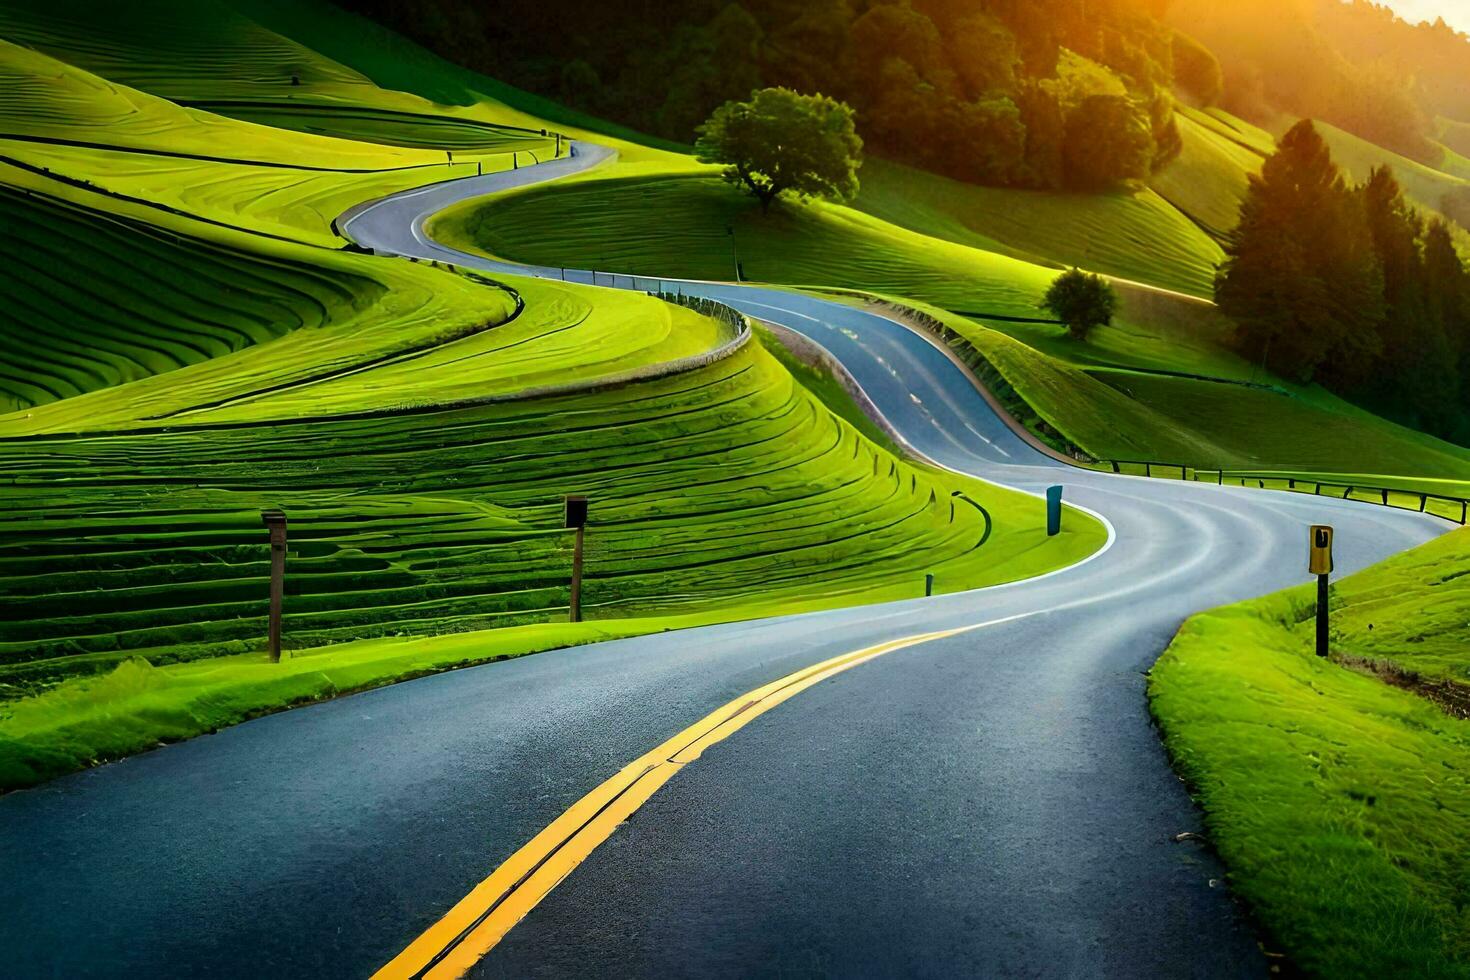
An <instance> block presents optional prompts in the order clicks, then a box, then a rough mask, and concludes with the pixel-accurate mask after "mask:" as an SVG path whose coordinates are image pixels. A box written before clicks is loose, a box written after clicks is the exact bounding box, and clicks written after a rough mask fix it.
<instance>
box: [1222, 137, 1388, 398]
mask: <svg viewBox="0 0 1470 980" xmlns="http://www.w3.org/2000/svg"><path fill="white" fill-rule="evenodd" d="M1225 252H1226V260H1225V263H1224V264H1223V265H1222V266H1221V268H1220V272H1219V274H1218V275H1217V277H1216V282H1215V297H1216V301H1217V302H1218V303H1219V305H1220V309H1221V310H1223V311H1224V312H1225V313H1226V314H1227V315H1229V316H1231V317H1232V318H1234V319H1235V321H1236V323H1237V325H1238V339H1239V343H1240V346H1241V349H1242V350H1243V352H1244V353H1246V355H1247V356H1249V357H1251V358H1253V359H1258V360H1260V361H1261V362H1262V363H1264V364H1265V366H1266V367H1267V368H1268V369H1269V370H1272V371H1274V372H1276V373H1278V374H1281V375H1284V376H1286V377H1288V378H1291V379H1293V380H1296V381H1301V382H1310V381H1312V380H1314V379H1319V378H1320V379H1321V380H1324V381H1330V382H1331V383H1333V384H1335V385H1351V384H1354V383H1357V382H1358V381H1359V380H1360V379H1361V378H1362V377H1364V376H1365V375H1366V374H1368V373H1369V372H1370V371H1371V368H1372V362H1373V359H1374V358H1375V357H1376V356H1377V354H1378V352H1379V351H1380V350H1381V346H1382V345H1381V341H1380V339H1379V337H1378V333H1377V329H1376V328H1377V325H1378V324H1379V322H1380V320H1381V319H1382V311H1383V276H1382V272H1381V270H1380V268H1379V265H1378V260H1377V256H1376V255H1375V254H1374V251H1373V248H1372V242H1371V236H1370V235H1369V233H1368V230H1367V227H1366V218H1365V214H1364V209H1363V206H1362V203H1361V201H1360V200H1358V199H1357V197H1356V196H1355V195H1354V194H1353V193H1352V192H1351V191H1350V190H1349V188H1348V186H1347V183H1346V181H1344V179H1343V176H1342V173H1341V171H1340V170H1338V168H1337V166H1336V164H1334V163H1333V162H1332V156H1331V153H1330V152H1329V150H1328V148H1327V144H1326V143H1325V142H1324V141H1323V140H1322V137H1321V136H1320V135H1319V134H1318V133H1317V130H1316V127H1315V126H1313V125H1312V123H1311V122H1310V121H1309V120H1304V121H1302V122H1300V123H1298V124H1297V125H1296V126H1293V127H1292V128H1291V130H1290V131H1288V132H1287V134H1286V135H1285V136H1283V137H1282V138H1281V142H1280V144H1279V146H1278V148H1277V151H1276V153H1275V154H1274V155H1272V156H1271V157H1270V158H1269V159H1267V160H1266V162H1265V164H1264V165H1263V166H1262V168H1261V173H1260V174H1259V175H1258V176H1252V177H1251V181H1250V187H1249V190H1248V191H1247V194H1246V199H1245V201H1244V203H1243V204H1242V205H1241V209H1240V223H1239V225H1238V226H1237V227H1236V229H1235V230H1234V231H1233V232H1232V233H1231V235H1230V238H1229V240H1228V241H1227V243H1226V248H1225Z"/></svg>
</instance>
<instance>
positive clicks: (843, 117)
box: [694, 88, 863, 211]
mask: <svg viewBox="0 0 1470 980" xmlns="http://www.w3.org/2000/svg"><path fill="white" fill-rule="evenodd" d="M862 150H863V141H862V140H861V139H859V138H858V135H857V130H856V129H855V128H854V126H853V120H852V109H851V108H850V107H849V106H847V105H846V104H844V103H842V102H838V101H837V100H836V99H829V98H827V97H826V96H825V95H801V94H800V93H798V92H793V91H792V90H791V89H787V88H765V89H761V90H759V91H757V92H753V93H751V96H750V101H749V102H726V103H725V104H724V105H722V106H720V107H719V108H718V109H716V110H715V111H714V113H713V114H711V115H710V117H709V119H708V120H707V121H706V122H705V123H704V125H702V126H700V127H699V139H698V141H696V142H695V144H694V152H695V155H696V156H697V157H698V158H699V160H700V162H702V163H723V164H725V165H726V166H725V171H724V174H723V176H724V178H725V179H726V180H727V181H729V182H730V183H732V184H735V185H736V186H739V187H745V188H747V189H748V190H749V191H750V193H752V194H754V195H755V196H756V198H757V199H759V200H760V202H761V210H762V211H765V210H766V209H768V208H769V207H770V206H771V202H772V201H774V200H775V199H776V198H777V197H778V196H780V195H781V194H782V193H784V192H786V191H791V192H792V193H794V194H797V195H799V196H801V197H825V198H831V199H834V200H838V201H850V200H852V199H853V198H854V197H855V196H857V192H858V178H857V169H858V166H859V164H861V163H862Z"/></svg>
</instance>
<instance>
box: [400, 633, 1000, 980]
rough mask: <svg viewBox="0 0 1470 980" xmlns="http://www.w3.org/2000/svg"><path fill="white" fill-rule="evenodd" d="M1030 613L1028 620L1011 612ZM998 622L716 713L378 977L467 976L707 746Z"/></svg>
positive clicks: (588, 803) (558, 830)
mask: <svg viewBox="0 0 1470 980" xmlns="http://www.w3.org/2000/svg"><path fill="white" fill-rule="evenodd" d="M1011 618H1021V617H1007V619H1011ZM987 625H994V623H977V624H974V625H971V626H962V627H959V628H957V629H948V630H939V631H936V632H933V633H920V634H917V635H915V636H906V637H902V638H900V639H897V640H889V641H887V642H885V643H879V644H877V645H875V646H870V647H865V648H863V649H861V650H856V651H853V652H851V653H845V654H843V655H841V656H838V657H833V658H832V659H830V660H824V661H822V662H821V663H819V664H814V665H813V666H811V667H807V668H805V669H803V670H799V671H796V672H795V673H793V674H788V675H787V676H785V677H783V678H781V679H780V680H776V681H772V682H771V683H769V684H767V685H765V686H764V687H759V688H756V689H755V690H754V691H751V692H750V693H748V694H746V695H743V696H742V697H739V698H736V699H735V700H734V701H731V702H730V703H729V704H726V705H725V706H724V707H722V708H719V709H717V710H715V711H712V712H711V713H710V714H708V715H706V716H705V717H703V718H701V719H700V720H699V721H697V722H695V723H694V724H693V725H690V726H689V727H688V728H686V729H684V730H683V731H682V732H680V733H679V734H677V735H675V736H674V737H673V738H671V739H669V740H668V741H667V742H664V743H663V744H662V745H660V746H659V747H658V748H656V749H654V750H653V751H652V752H649V753H648V754H647V755H644V756H642V757H641V758H639V759H637V760H635V761H634V762H632V763H630V764H629V765H627V766H625V767H624V768H623V769H622V770H621V771H620V772H618V773H617V775H615V776H613V777H612V778H610V779H608V780H607V781H606V782H604V783H603V784H602V785H601V786H598V787H597V788H596V789H594V790H593V791H592V792H590V793H588V794H587V795H586V796H584V797H582V798H581V799H580V800H578V801H577V802H576V803H574V804H572V806H571V808H570V809H568V810H567V811H566V812H565V813H563V814H562V815H561V816H559V817H557V818H556V820H554V821H553V822H552V823H551V825H550V826H548V827H547V828H546V829H545V830H543V831H542V832H541V833H539V834H537V835H536V836H535V837H534V838H532V839H531V841H530V842H529V843H527V844H526V845H525V846H524V847H522V848H521V849H520V850H519V851H516V852H515V853H514V854H512V855H511V856H510V857H509V858H508V859H507V860H506V861H505V863H504V864H502V865H501V866H500V867H498V868H496V869H495V871H494V872H493V873H492V874H491V875H490V877H488V878H486V879H485V880H484V881H482V882H480V883H479V884H478V885H476V886H475V888H474V890H473V891H471V892H470V893H469V894H468V895H466V896H465V897H464V899H463V900H461V901H460V902H459V904H457V905H455V906H454V908H452V909H450V910H449V911H448V913H446V914H445V916H444V917H443V918H442V919H440V920H439V921H438V922H436V923H434V924H433V925H432V926H430V927H429V928H428V929H427V930H425V931H424V933H423V935H421V936H419V937H418V938H417V939H415V940H414V941H413V942H412V943H411V944H410V945H409V947H408V948H407V949H405V950H404V951H403V952H402V953H399V954H398V955H397V956H395V957H394V958H393V960H392V961H391V962H390V963H388V965H386V966H384V967H383V968H382V969H380V970H379V971H378V972H377V973H376V974H374V978H375V980H404V978H414V980H418V978H425V980H439V978H447V977H462V976H464V975H465V974H466V973H467V972H469V970H470V968H471V967H473V966H474V965H475V964H476V963H477V962H479V961H480V960H481V959H482V958H483V957H484V956H485V954H486V953H488V952H490V950H491V949H493V948H494V947H495V944H496V943H498V942H500V940H501V938H502V937H503V936H504V935H505V934H506V933H507V932H509V931H510V930H511V928H512V927H513V926H515V924H516V923H517V922H519V921H521V919H523V918H525V916H526V914H527V913H528V912H530V911H531V910H532V909H533V908H535V907H536V905H537V904H538V903H539V902H540V901H541V900H542V899H543V898H545V897H546V896H547V895H548V894H549V893H550V892H551V890H552V889H553V888H555V887H556V886H557V885H558V884H560V883H561V880H562V879H563V878H565V877H566V876H567V875H569V874H571V873H572V871H573V870H575V869H576V867H577V865H579V864H581V863H582V861H583V860H585V859H586V858H587V856H588V855H590V854H591V853H592V852H593V851H594V850H596V849H597V846H598V845H599V844H601V843H602V842H603V841H605V840H607V839H608V837H610V836H611V835H612V832H613V831H614V830H615V829H616V828H617V826H618V824H620V823H622V822H623V821H624V820H627V819H628V817H629V816H630V815H631V814H632V813H633V812H634V811H635V810H637V809H638V808H639V807H640V806H642V805H643V804H644V803H645V802H646V801H647V800H648V799H649V797H651V796H653V794H654V793H656V792H658V789H659V787H660V786H662V785H663V784H664V783H666V782H668V781H669V779H670V778H672V777H673V775H674V773H676V772H678V771H679V769H680V768H682V767H683V766H686V765H688V764H689V763H691V762H693V761H694V760H696V759H698V758H699V756H700V754H701V753H703V752H704V750H705V749H707V748H709V747H710V746H711V745H714V744H715V743H716V742H719V741H722V740H723V739H726V738H729V737H730V736H731V735H733V734H734V733H735V732H737V731H739V730H740V729H741V728H743V727H745V726H746V725H748V724H750V722H751V721H753V720H754V719H756V718H758V717H760V716H761V715H763V714H765V713H766V712H767V711H770V710H771V709H772V708H774V707H776V706H777V705H778V704H780V703H782V702H783V701H785V700H786V699H788V698H791V697H795V696H796V695H797V694H800V693H801V692H802V691H804V690H806V689H807V688H809V687H811V686H812V685H813V684H820V683H821V682H822V681H824V680H826V679H827V678H829V677H834V676H836V675H837V674H840V673H842V672H843V671H845V670H851V669H852V668H853V667H856V666H858V665H859V664H863V663H866V662H867V661H869V660H873V659H875V658H877V657H881V656H883V655H884V654H886V653H892V652H893V651H895V650H902V649H903V648H904V647H911V646H915V645H917V644H920V643H928V642H930V641H932V640H941V639H944V638H945V637H950V636H954V635H956V634H958V633H965V632H968V631H970V630H974V629H979V628H980V627H981V626H987Z"/></svg>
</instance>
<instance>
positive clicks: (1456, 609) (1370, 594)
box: [1149, 531, 1470, 978]
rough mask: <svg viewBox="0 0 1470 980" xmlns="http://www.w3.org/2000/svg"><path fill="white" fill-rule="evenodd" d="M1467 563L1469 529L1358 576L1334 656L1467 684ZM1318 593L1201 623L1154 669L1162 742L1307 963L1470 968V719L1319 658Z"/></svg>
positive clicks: (1278, 934)
mask: <svg viewBox="0 0 1470 980" xmlns="http://www.w3.org/2000/svg"><path fill="white" fill-rule="evenodd" d="M1467 569H1470V531H1459V532H1456V533H1454V534H1452V535H1448V536H1446V537H1444V538H1441V539H1439V540H1436V541H1434V542H1431V543H1430V544H1427V545H1424V546H1422V547H1420V548H1418V549H1415V550H1414V551H1411V552H1407V553H1405V554H1403V555H1400V556H1398V557H1396V558H1393V559H1390V560H1389V561H1388V562H1386V563H1384V564H1382V565H1379V566H1377V567H1375V568H1373V569H1370V570H1368V571H1366V572H1363V573H1360V574H1359V575H1356V576H1352V577H1350V578H1346V579H1343V580H1342V581H1341V582H1339V583H1337V585H1336V587H1335V590H1334V610H1335V612H1334V616H1335V626H1334V633H1333V648H1334V651H1335V655H1337V654H1347V655H1354V656H1364V657H1369V658H1373V659H1378V660H1387V661H1392V662H1394V663H1397V664H1400V665H1402V666H1405V667H1408V668H1410V669H1413V670H1417V671H1422V672H1424V673H1426V674H1428V675H1430V676H1452V677H1457V678H1459V679H1460V680H1464V679H1465V678H1466V677H1467V676H1470V675H1467V673H1466V670H1467V667H1470V652H1467V651H1470V646H1467V641H1470V633H1467V626H1466V623H1467V622H1470V590H1467V589H1464V588H1461V587H1459V585H1460V583H1461V582H1462V581H1463V578H1464V575H1465V574H1466V571H1467ZM1314 601H1315V592H1314V590H1313V587H1311V586H1305V587H1301V588H1297V589H1293V590H1290V591H1287V592H1283V593H1278V594H1277V595H1273V596H1268V597H1266V598H1264V599H1259V600H1255V601H1253V602H1248V603H1242V604H1240V605H1236V606H1230V607H1227V608H1224V609H1219V610H1215V611H1213V612H1209V613H1204V614H1201V615H1199V616H1196V617H1194V618H1193V619H1191V620H1190V621H1189V622H1188V623H1186V624H1185V626H1184V628H1183V629H1182V630H1181V631H1180V633H1179V636H1178V637H1177V638H1176V639H1175V641H1174V643H1173V645H1172V646H1170V648H1169V650H1168V651H1167V652H1166V653H1165V654H1164V656H1163V657H1162V658H1161V659H1160V660H1159V662H1158V664H1157V665H1155V667H1154V669H1153V671H1152V674H1151V677H1150V681H1149V695H1150V699H1151V704H1152V708H1153V711H1154V714H1155V716H1156V717H1157V718H1158V720H1159V723H1160V725H1161V727H1162V728H1163V731H1164V737H1165V743H1166V745H1167V746H1168V748H1169V751H1170V753H1171V754H1172V756H1173V758H1174V761H1175V764H1176V766H1177V768H1178V769H1179V771H1180V773H1181V774H1182V775H1183V776H1184V777H1185V778H1186V779H1187V780H1188V781H1189V783H1190V784H1191V787H1192V789H1193V791H1194V793H1195V795H1196V798H1197V799H1198V800H1199V802H1200V804H1201V806H1203V808H1204V810H1205V818H1206V825H1207V827H1208V834H1209V836H1210V838H1211V840H1212V842H1213V843H1214V845H1215V847H1216V848H1218V849H1219V851H1220V853H1221V855H1222V857H1223V858H1224V859H1225V862H1226V864H1227V866H1228V868H1229V872H1230V880H1231V886H1232V888H1233V890H1234V891H1235V893H1236V894H1238V895H1240V896H1241V897H1242V898H1243V899H1244V900H1245V901H1246V902H1247V903H1248V904H1249V905H1250V906H1251V908H1252V909H1253V910H1254V912H1255V913H1256V914H1257V916H1258V917H1259V919H1260V920H1261V922H1263V923H1264V925H1265V926H1266V928H1267V929H1268V931H1269V933H1270V934H1271V936H1272V940H1273V942H1272V945H1274V946H1276V947H1277V948H1279V949H1281V950H1282V951H1284V952H1285V953H1286V954H1288V956H1289V957H1290V959H1291V960H1292V961H1293V962H1294V964H1295V965H1297V966H1299V967H1300V968H1302V969H1303V970H1304V971H1305V972H1306V973H1308V974H1309V975H1313V976H1331V977H1364V978H1377V977H1387V976H1402V977H1406V976H1414V977H1465V976H1470V919H1467V917H1466V912H1465V908H1466V902H1467V899H1470V893H1467V888H1470V859H1467V851H1466V849H1465V847H1464V841H1465V839H1466V837H1467V835H1470V782H1467V774H1470V722H1467V721H1463V720H1456V719H1454V718H1452V717H1450V716H1449V715H1447V714H1446V713H1445V712H1443V711H1442V710H1441V709H1440V708H1438V707H1436V706H1435V705H1434V704H1432V703H1430V702H1429V701H1427V700H1425V699H1423V698H1421V697H1419V696H1418V695H1416V694H1414V693H1410V692H1408V691H1406V690H1401V689H1399V688H1396V687H1391V686H1389V685H1388V684H1386V683H1385V682H1384V681H1383V680H1381V679H1379V678H1378V677H1375V676H1372V675H1370V674H1367V673H1364V672H1361V671H1355V670H1352V669H1348V668H1347V667H1345V666H1341V665H1339V664H1338V663H1336V662H1333V661H1322V660H1319V659H1318V658H1317V657H1316V656H1314V654H1313V652H1312V645H1311V636H1312V632H1311V630H1312V625H1311V618H1312V610H1313V605H1314ZM1369 624H1372V626H1373V629H1372V630H1371V631H1370V630H1369V629H1368V626H1369Z"/></svg>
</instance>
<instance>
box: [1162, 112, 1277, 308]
mask: <svg viewBox="0 0 1470 980" xmlns="http://www.w3.org/2000/svg"><path fill="white" fill-rule="evenodd" d="M1177 120H1178V123H1179V135H1180V137H1181V139H1182V141H1183V149H1182V150H1181V151H1180V153H1179V156H1178V158H1177V159H1175V160H1174V161H1173V162H1172V163H1170V164H1169V165H1168V166H1167V167H1165V168H1164V169H1163V170H1161V171H1160V172H1159V173H1157V174H1155V175H1154V176H1153V177H1152V178H1151V179H1150V180H1149V187H1151V188H1152V189H1153V190H1154V191H1155V192H1157V193H1158V195H1159V196H1160V197H1162V198H1163V199H1164V200H1166V201H1168V202H1169V204H1171V205H1172V206H1173V207H1175V208H1177V209H1178V210H1179V211H1180V212H1181V213H1183V214H1184V215H1186V216H1188V217H1189V218H1190V219H1191V220H1192V221H1194V222H1195V223H1196V224H1197V225H1198V226H1199V227H1200V229H1202V230H1203V231H1204V232H1205V233H1207V234H1209V235H1210V236H1211V237H1213V238H1215V239H1216V240H1220V239H1222V238H1223V237H1224V235H1225V234H1226V233H1227V232H1229V231H1230V230H1231V229H1232V228H1234V227H1235V225H1236V222H1237V221H1239V219H1240V205H1241V202H1242V201H1244V200H1245V193H1246V188H1247V186H1248V183H1249V175H1250V174H1252V173H1255V172H1257V171H1259V170H1260V168H1261V162H1262V161H1263V160H1264V159H1265V158H1264V156H1263V155H1262V153H1261V150H1260V149H1259V148H1258V146H1257V144H1256V143H1254V142H1253V141H1251V140H1250V139H1249V138H1247V137H1246V136H1244V135H1243V134H1242V133H1241V132H1240V131H1238V130H1235V129H1233V128H1230V127H1229V126H1227V125H1226V124H1224V123H1222V122H1221V121H1220V120H1219V119H1217V118H1215V117H1213V116H1207V115H1205V114H1204V113H1202V112H1199V111H1198V110H1193V109H1188V108H1184V109H1181V110H1180V111H1179V115H1178V117H1177ZM1220 259H1221V256H1220V255H1219V254H1218V253H1216V254H1215V255H1214V258H1213V260H1212V265H1211V267H1210V269H1209V271H1208V275H1207V278H1206V281H1205V282H1204V287H1205V288H1204V291H1203V292H1202V293H1201V295H1205V296H1209V295H1212V290H1213V282H1214V267H1213V263H1218V262H1219V261H1220Z"/></svg>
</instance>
